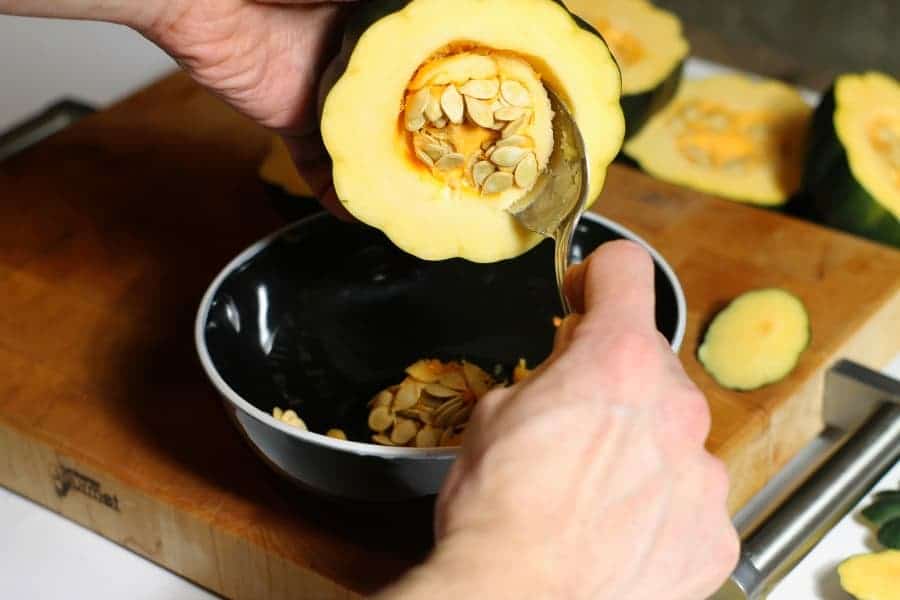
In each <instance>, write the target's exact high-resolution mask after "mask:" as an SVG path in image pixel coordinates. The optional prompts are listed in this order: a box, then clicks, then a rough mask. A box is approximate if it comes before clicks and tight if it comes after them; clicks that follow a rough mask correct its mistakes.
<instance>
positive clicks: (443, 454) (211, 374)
mask: <svg viewBox="0 0 900 600" xmlns="http://www.w3.org/2000/svg"><path fill="white" fill-rule="evenodd" d="M326 216H327V213H324V212H321V213H316V214H314V215H311V216H309V217H306V218H303V219H300V220H299V221H295V222H293V223H290V224H289V225H286V226H284V227H282V228H280V229H278V230H277V231H275V232H274V233H271V234H269V235H267V236H266V237H264V238H262V239H261V240H259V241H257V242H255V243H254V244H252V245H251V246H249V247H248V248H247V249H245V250H244V251H243V252H241V253H240V254H238V255H237V256H236V257H235V258H234V259H232V260H231V262H229V263H228V264H227V265H226V266H225V268H223V269H222V270H221V271H220V272H219V274H218V275H216V277H215V279H213V281H212V283H211V284H210V285H209V287H208V288H207V290H206V293H205V294H204V295H203V300H202V301H201V302H200V307H199V308H198V310H197V317H196V319H195V321H194V344H195V347H196V350H197V355H198V357H199V358H200V364H201V365H202V366H203V370H204V371H205V372H206V376H207V377H208V378H209V380H210V381H211V382H212V384H213V386H214V387H215V388H216V391H218V392H219V394H220V395H221V396H222V397H224V398H225V399H227V400H228V401H229V402H230V403H231V404H232V405H234V407H235V408H237V409H239V410H241V411H242V412H244V413H245V414H247V415H248V416H250V417H252V418H254V419H256V420H257V421H259V422H260V423H263V424H265V425H267V426H269V427H273V428H275V429H277V430H279V431H281V432H282V433H285V434H287V435H289V436H292V437H295V438H298V439H300V440H303V441H305V442H310V443H312V444H316V445H319V446H325V447H327V448H332V449H335V450H340V451H343V452H352V453H354V454H357V455H359V456H377V457H381V458H411V459H417V458H419V459H436V458H437V459H453V458H456V456H457V455H458V454H459V448H458V447H453V448H409V447H405V446H404V447H391V446H379V445H377V444H369V443H364V442H354V441H349V440H347V441H345V440H338V439H335V438H330V437H328V436H326V435H323V434H320V433H313V432H311V431H305V430H302V429H297V428H296V427H292V426H290V425H287V424H286V423H283V422H281V421H279V420H277V419H276V418H275V417H273V416H272V415H270V414H269V413H267V412H264V411H262V410H260V409H259V408H257V407H256V406H254V405H253V404H251V403H250V402H248V401H247V400H245V399H244V398H243V397H242V396H241V395H240V394H238V393H237V392H236V391H234V389H232V388H231V386H229V385H228V384H227V383H226V382H225V380H224V379H223V378H222V376H221V375H219V372H218V370H217V369H216V367H215V365H214V364H213V361H212V357H211V356H210V354H209V348H207V346H206V337H205V335H204V332H205V328H206V321H207V318H208V317H209V310H210V308H211V306H212V300H213V298H214V297H215V295H216V292H218V290H219V287H221V285H222V282H224V281H225V279H226V278H227V277H228V276H230V275H231V274H232V273H233V272H234V271H236V270H237V268H238V267H240V266H241V265H243V264H244V263H246V262H247V261H249V260H250V259H251V258H253V257H254V256H256V255H257V254H259V253H260V252H261V251H262V250H263V249H264V248H266V247H268V246H269V245H270V244H271V243H272V242H273V241H274V240H276V239H277V238H279V237H281V236H282V235H284V234H285V233H286V232H288V231H290V230H292V229H295V228H297V227H300V226H302V225H303V224H305V223H308V222H311V221H313V220H315V219H321V218H325V217H326ZM583 218H584V219H587V220H589V221H594V222H595V223H598V224H600V225H602V226H604V227H606V228H608V229H610V230H612V231H613V232H614V233H616V234H618V235H620V236H621V237H623V238H626V239H630V240H631V241H633V242H636V243H638V244H639V245H641V246H642V247H643V248H644V249H645V250H647V251H648V252H649V253H650V255H651V256H652V257H653V260H654V262H656V264H657V265H659V267H660V269H662V271H663V273H664V274H665V275H666V278H667V279H668V280H669V283H670V284H671V286H672V289H673V290H674V292H675V304H676V306H677V309H678V322H677V324H676V326H675V334H674V335H673V336H672V342H671V347H672V349H673V351H675V352H678V350H679V349H680V348H681V344H682V342H683V341H684V333H685V327H686V323H687V302H686V301H685V297H684V290H683V289H682V287H681V282H680V281H679V280H678V277H677V276H676V275H675V271H674V270H673V269H672V267H671V266H670V265H669V263H668V262H666V260H665V259H664V258H663V257H662V255H660V253H659V252H657V251H656V249H655V248H653V247H652V246H651V245H650V244H648V243H647V242H646V241H645V240H644V239H643V238H641V237H640V236H638V235H637V234H635V233H634V232H632V231H630V230H629V229H627V228H625V227H624V226H622V225H619V224H618V223H616V222H614V221H610V220H609V219H607V218H605V217H602V216H600V215H597V214H593V213H585V214H584V215H583Z"/></svg>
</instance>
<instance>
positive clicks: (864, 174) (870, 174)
mask: <svg viewBox="0 0 900 600" xmlns="http://www.w3.org/2000/svg"><path fill="white" fill-rule="evenodd" d="M805 180H806V181H805V186H806V189H807V191H808V192H809V194H810V196H811V197H812V205H813V206H812V208H813V213H814V217H815V218H816V219H817V220H820V221H821V222H823V223H824V224H826V225H830V226H832V227H835V228H838V229H842V230H844V231H848V232H850V233H854V234H856V235H859V236H863V237H866V238H869V239H872V240H875V241H878V242H882V243H885V244H889V245H893V246H896V247H898V248H900V82H898V81H897V80H896V79H894V78H892V77H889V76H888V75H885V74H883V73H877V72H870V73H864V74H848V75H843V76H841V77H839V78H838V79H837V80H836V81H835V83H834V85H832V87H831V89H830V90H829V91H828V93H827V94H825V96H824V97H823V99H822V102H821V103H820V104H819V107H818V108H817V109H816V113H815V116H814V117H813V124H812V132H811V134H810V145H809V151H808V154H807V165H806V177H805Z"/></svg>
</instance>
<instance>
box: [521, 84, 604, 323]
mask: <svg viewBox="0 0 900 600" xmlns="http://www.w3.org/2000/svg"><path fill="white" fill-rule="evenodd" d="M547 94H548V95H549V96H550V106H551V107H552V109H553V113H554V116H553V136H554V138H553V139H554V142H555V143H554V147H553V153H552V154H551V155H550V161H549V164H548V166H547V169H546V170H545V171H544V173H543V174H542V175H541V177H540V178H539V179H538V181H537V183H536V184H535V185H534V187H533V188H532V189H531V191H530V192H528V194H526V195H525V196H524V197H523V198H521V199H520V200H518V201H517V202H516V203H515V204H513V205H512V206H510V207H509V208H508V209H507V210H508V211H509V212H510V213H511V214H512V215H513V216H514V217H515V218H516V219H517V220H518V221H519V223H521V224H522V225H523V226H524V227H526V228H527V229H530V230H531V231H534V232H535V233H539V234H540V235H543V236H545V237H550V238H553V240H554V241H555V243H556V253H555V260H554V263H555V267H556V285H557V288H558V290H559V299H560V302H561V303H562V307H563V311H564V313H565V315H569V314H571V313H572V306H571V304H570V303H569V299H568V298H567V297H566V293H565V289H564V282H565V276H566V271H567V270H568V269H569V254H570V251H571V248H572V238H573V236H574V234H575V226H576V225H577V224H578V220H579V219H580V218H581V215H582V214H583V213H584V210H585V207H586V206H587V200H588V189H589V185H588V181H590V178H589V172H588V163H587V159H586V157H585V152H584V140H583V139H582V137H581V132H580V131H579V130H578V126H577V125H575V122H574V121H573V120H572V115H571V114H570V113H569V111H568V109H566V107H565V106H564V105H563V103H562V102H561V101H560V99H559V98H558V97H557V96H556V95H555V94H554V93H553V92H551V91H550V90H547Z"/></svg>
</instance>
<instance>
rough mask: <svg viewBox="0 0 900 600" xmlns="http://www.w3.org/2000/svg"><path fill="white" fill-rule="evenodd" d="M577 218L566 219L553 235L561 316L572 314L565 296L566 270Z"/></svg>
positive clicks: (570, 305)
mask: <svg viewBox="0 0 900 600" xmlns="http://www.w3.org/2000/svg"><path fill="white" fill-rule="evenodd" d="M576 221H577V219H566V221H565V222H563V224H562V227H560V228H559V231H557V232H556V235H554V236H553V239H554V241H555V244H556V252H555V257H554V261H553V262H554V263H555V266H556V287H557V290H558V291H559V301H560V304H561V306H562V309H563V317H567V316H569V315H571V314H572V312H573V310H572V304H571V303H570V302H569V298H568V297H567V296H566V286H565V282H566V272H567V271H568V270H569V254H570V252H571V249H572V238H573V236H574V235H575V225H576Z"/></svg>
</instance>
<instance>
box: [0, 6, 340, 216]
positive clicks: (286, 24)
mask: <svg viewBox="0 0 900 600" xmlns="http://www.w3.org/2000/svg"><path fill="white" fill-rule="evenodd" d="M342 3H347V0H343V1H342V2H322V1H316V0H280V1H278V0H276V1H270V2H263V1H255V0H215V1H204V2H198V1H196V0H147V1H146V2H96V1H95V0H64V1H62V2H44V1H42V0H0V14H17V15H25V16H44V17H58V18H72V19H88V20H96V21H109V22H113V23H119V24H122V25H127V26H129V27H131V28H133V29H135V30H137V31H138V32H140V33H141V34H142V35H144V36H145V37H147V38H148V39H150V40H151V41H152V42H154V43H155V44H157V45H158V46H159V47H160V48H162V49H163V50H164V51H165V52H166V53H167V54H169V55H170V56H172V57H173V58H174V59H175V60H176V61H177V62H178V64H179V65H181V66H182V67H183V68H184V69H185V70H186V71H187V72H188V73H189V74H190V75H191V76H192V77H193V78H194V79H195V80H196V81H197V82H198V83H200V84H201V85H203V86H204V87H206V88H207V89H209V90H210V91H211V92H213V93H214V94H216V95H217V96H219V97H220V98H222V99H223V100H224V101H226V102H227V103H228V104H230V105H231V106H233V107H234V108H236V109H237V110H238V111H240V112H241V113H242V114H244V115H246V116H248V117H250V118H251V119H253V120H254V121H256V122H258V123H260V124H262V125H264V126H265V127H268V128H270V129H272V130H273V131H275V132H277V133H279V134H281V135H282V136H284V139H285V141H286V142H287V145H288V147H289V148H290V150H291V154H292V155H293V158H294V160H295V162H296V163H297V166H298V169H299V170H300V171H301V172H302V174H303V176H304V179H305V180H306V181H307V182H308V183H309V184H310V185H311V186H312V187H313V191H314V192H315V194H316V196H317V197H318V198H319V200H320V201H321V202H322V204H323V205H324V206H325V207H326V208H327V209H329V210H331V211H332V212H333V213H335V214H336V215H338V216H343V217H345V218H349V215H348V213H347V211H346V210H345V209H344V208H343V207H342V206H341V204H340V203H339V202H338V201H337V197H336V196H335V195H334V190H333V188H332V187H331V163H330V160H329V159H328V156H327V153H326V152H325V148H324V147H323V145H322V141H321V137H320V135H319V124H318V117H317V105H316V103H317V94H318V89H319V82H320V79H321V77H322V72H323V71H324V69H325V66H326V64H327V63H328V61H329V60H331V58H332V57H333V55H334V54H335V52H336V51H337V48H338V46H339V42H340V34H341V33H342V27H341V22H342V18H341V16H342V11H341V10H340V8H341V7H340V5H341V4H342Z"/></svg>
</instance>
